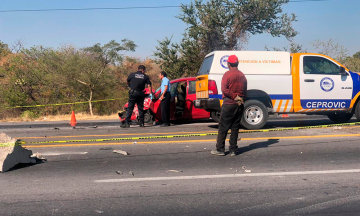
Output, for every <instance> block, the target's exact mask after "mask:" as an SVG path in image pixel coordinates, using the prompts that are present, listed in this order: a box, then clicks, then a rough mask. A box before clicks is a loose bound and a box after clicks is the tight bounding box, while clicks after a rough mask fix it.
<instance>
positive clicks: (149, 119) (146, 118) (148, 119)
mask: <svg viewBox="0 0 360 216" xmlns="http://www.w3.org/2000/svg"><path fill="white" fill-rule="evenodd" d="M153 121H154V118H153V115H152V114H151V113H150V111H149V110H148V111H147V112H146V113H145V114H144V123H145V124H152V123H153Z"/></svg>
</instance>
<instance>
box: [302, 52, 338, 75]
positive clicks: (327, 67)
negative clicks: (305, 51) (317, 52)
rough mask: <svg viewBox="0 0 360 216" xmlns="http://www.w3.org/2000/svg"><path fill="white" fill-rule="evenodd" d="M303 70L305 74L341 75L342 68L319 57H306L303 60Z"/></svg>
mask: <svg viewBox="0 0 360 216" xmlns="http://www.w3.org/2000/svg"><path fill="white" fill-rule="evenodd" d="M303 70H304V73H305V74H326V75H335V74H340V66H338V65H337V64H335V63H333V62H332V61H330V60H328V59H326V58H323V57H318V56H305V57H304V59H303Z"/></svg>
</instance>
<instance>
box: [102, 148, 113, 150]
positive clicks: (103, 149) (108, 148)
mask: <svg viewBox="0 0 360 216" xmlns="http://www.w3.org/2000/svg"><path fill="white" fill-rule="evenodd" d="M99 150H113V148H111V147H107V148H99Z"/></svg>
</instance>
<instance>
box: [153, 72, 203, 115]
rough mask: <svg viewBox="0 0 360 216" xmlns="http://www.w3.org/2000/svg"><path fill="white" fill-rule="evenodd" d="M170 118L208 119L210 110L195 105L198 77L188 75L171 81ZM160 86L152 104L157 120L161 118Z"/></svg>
mask: <svg viewBox="0 0 360 216" xmlns="http://www.w3.org/2000/svg"><path fill="white" fill-rule="evenodd" d="M170 94H171V102H170V120H171V121H174V120H181V119H206V118H210V112H208V111H205V110H204V109H198V108H195V107H194V100H196V78H195V77H186V78H180V79H175V80H171V81H170ZM159 97H160V88H158V89H157V90H156V91H155V99H153V101H152V103H151V104H150V110H151V112H152V113H153V115H154V117H155V120H158V121H160V120H161V106H160V102H161V101H160V100H158V98H159Z"/></svg>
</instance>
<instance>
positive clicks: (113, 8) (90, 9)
mask: <svg viewBox="0 0 360 216" xmlns="http://www.w3.org/2000/svg"><path fill="white" fill-rule="evenodd" d="M320 1H329V0H292V1H289V2H290V3H292V2H294V3H299V2H320ZM180 7H181V6H175V5H166V6H148V7H147V6H145V7H110V8H99V7H96V8H51V9H17V10H0V13H13V12H51V11H94V10H135V9H165V8H180Z"/></svg>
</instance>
